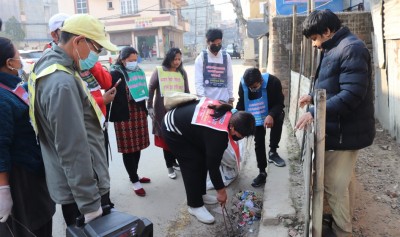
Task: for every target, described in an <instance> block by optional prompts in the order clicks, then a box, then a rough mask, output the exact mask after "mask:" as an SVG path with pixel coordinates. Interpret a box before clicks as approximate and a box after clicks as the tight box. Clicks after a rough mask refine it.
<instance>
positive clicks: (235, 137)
mask: <svg viewBox="0 0 400 237" xmlns="http://www.w3.org/2000/svg"><path fill="white" fill-rule="evenodd" d="M232 139H233V140H234V141H239V140H240V139H242V138H240V137H238V136H236V135H232Z"/></svg>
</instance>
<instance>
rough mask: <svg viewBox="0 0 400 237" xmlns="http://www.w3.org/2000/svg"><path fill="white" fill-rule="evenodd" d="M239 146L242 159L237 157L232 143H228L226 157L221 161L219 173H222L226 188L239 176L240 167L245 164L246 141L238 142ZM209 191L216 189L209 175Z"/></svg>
mask: <svg viewBox="0 0 400 237" xmlns="http://www.w3.org/2000/svg"><path fill="white" fill-rule="evenodd" d="M237 143H238V146H239V154H240V157H239V158H238V157H237V156H236V153H235V150H234V148H233V146H232V145H231V143H228V147H227V148H226V150H225V152H224V155H223V157H222V160H221V166H220V167H219V171H220V172H221V176H222V180H223V182H224V184H225V186H228V185H229V184H230V183H232V182H233V181H234V180H235V179H236V178H237V177H238V176H239V170H240V166H241V164H242V163H243V160H242V157H243V153H244V149H245V147H244V141H243V140H240V141H238V142H237ZM206 187H207V190H209V189H214V185H213V184H212V182H211V179H210V176H209V175H208V174H207V186H206Z"/></svg>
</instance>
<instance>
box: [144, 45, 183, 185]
mask: <svg viewBox="0 0 400 237" xmlns="http://www.w3.org/2000/svg"><path fill="white" fill-rule="evenodd" d="M170 78H173V80H169V79H170ZM173 91H177V92H186V93H189V85H188V78H187V74H186V71H185V70H184V69H183V65H182V52H181V51H180V50H179V49H178V48H171V49H170V50H169V51H168V53H167V56H166V57H165V58H164V61H163V62H162V66H158V67H157V68H156V70H155V71H154V72H153V75H152V76H151V79H150V83H149V100H148V101H147V109H148V110H149V115H150V117H151V118H152V119H153V134H154V144H155V145H156V146H158V147H161V148H162V149H163V153H164V159H165V163H166V165H167V169H168V177H170V178H171V179H175V178H176V173H175V171H174V169H176V170H180V168H179V165H178V164H177V162H176V160H175V157H174V155H173V154H172V153H171V151H170V150H169V148H168V146H167V144H166V143H165V141H164V139H163V138H162V134H161V123H162V119H163V118H164V115H165V113H166V110H165V107H164V94H165V93H167V92H173ZM154 95H155V96H154ZM154 97H155V98H154ZM153 98H154V101H153Z"/></svg>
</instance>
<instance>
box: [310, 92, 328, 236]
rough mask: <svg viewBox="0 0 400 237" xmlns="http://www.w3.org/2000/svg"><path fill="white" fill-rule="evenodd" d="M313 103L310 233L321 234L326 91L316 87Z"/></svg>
mask: <svg viewBox="0 0 400 237" xmlns="http://www.w3.org/2000/svg"><path fill="white" fill-rule="evenodd" d="M314 101H315V102H316V103H315V107H316V110H315V115H314V118H315V123H314V124H315V138H316V141H315V150H314V151H315V179H314V183H313V200H312V223H313V227H312V235H313V237H321V235H322V211H323V202H324V172H325V170H324V165H325V123H326V91H325V89H317V90H316V91H315V97H314Z"/></svg>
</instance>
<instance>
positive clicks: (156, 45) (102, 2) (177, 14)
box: [58, 0, 189, 58]
mask: <svg viewBox="0 0 400 237" xmlns="http://www.w3.org/2000/svg"><path fill="white" fill-rule="evenodd" d="M58 1H59V4H60V5H59V6H60V7H59V11H60V12H65V13H67V14H75V13H88V14H90V15H93V16H95V17H97V18H99V19H100V20H101V21H103V22H104V24H105V26H106V31H107V32H108V33H109V36H110V40H111V42H113V43H114V44H116V45H131V46H133V47H134V48H136V49H137V50H138V51H139V52H140V53H141V51H142V47H143V46H144V45H147V47H148V48H150V52H151V54H152V56H153V57H157V58H163V57H164V56H165V54H166V52H167V51H168V50H169V49H170V48H171V47H178V48H183V33H184V32H187V31H189V23H188V22H187V21H185V19H184V18H183V16H182V13H181V9H182V7H184V6H187V2H186V0H146V1H144V0H58Z"/></svg>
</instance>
